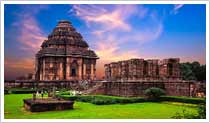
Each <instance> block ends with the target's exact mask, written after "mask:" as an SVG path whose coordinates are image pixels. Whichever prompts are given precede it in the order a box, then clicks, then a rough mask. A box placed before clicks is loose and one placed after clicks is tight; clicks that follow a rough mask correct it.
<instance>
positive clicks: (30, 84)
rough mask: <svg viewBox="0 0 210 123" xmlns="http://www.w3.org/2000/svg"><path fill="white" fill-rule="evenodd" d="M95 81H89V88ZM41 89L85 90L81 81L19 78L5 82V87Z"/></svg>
mask: <svg viewBox="0 0 210 123" xmlns="http://www.w3.org/2000/svg"><path fill="white" fill-rule="evenodd" d="M95 84H96V83H95V82H88V88H91V87H92V86H94V85H95ZM36 86H37V87H38V88H39V89H42V88H48V89H52V88H53V87H56V88H70V89H73V90H83V89H84V88H83V87H82V85H81V83H79V81H39V82H35V80H18V81H6V82H4V87H5V88H35V87H36Z"/></svg>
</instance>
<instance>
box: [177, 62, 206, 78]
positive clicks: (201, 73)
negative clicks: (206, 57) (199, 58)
mask: <svg viewBox="0 0 210 123" xmlns="http://www.w3.org/2000/svg"><path fill="white" fill-rule="evenodd" d="M180 69H181V75H182V78H183V79H184V80H198V81H205V80H206V65H200V63H199V62H196V61H195V62H192V63H189V62H187V63H181V64H180Z"/></svg>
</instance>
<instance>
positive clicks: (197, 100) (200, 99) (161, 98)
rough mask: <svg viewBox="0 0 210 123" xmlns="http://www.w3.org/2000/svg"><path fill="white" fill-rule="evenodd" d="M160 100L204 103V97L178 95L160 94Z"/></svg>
mask: <svg viewBox="0 0 210 123" xmlns="http://www.w3.org/2000/svg"><path fill="white" fill-rule="evenodd" d="M160 100H161V101H173V102H182V103H191V104H205V103H206V100H205V98H191V97H178V96H161V97H160Z"/></svg>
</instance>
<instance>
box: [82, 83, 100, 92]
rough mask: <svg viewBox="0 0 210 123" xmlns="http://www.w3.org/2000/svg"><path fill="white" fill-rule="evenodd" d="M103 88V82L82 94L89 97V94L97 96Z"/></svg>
mask: <svg viewBox="0 0 210 123" xmlns="http://www.w3.org/2000/svg"><path fill="white" fill-rule="evenodd" d="M102 86H103V83H102V82H98V83H96V85H94V86H93V87H91V88H89V89H87V90H84V91H83V92H82V94H84V95H88V94H96V92H97V90H99V89H101V88H102Z"/></svg>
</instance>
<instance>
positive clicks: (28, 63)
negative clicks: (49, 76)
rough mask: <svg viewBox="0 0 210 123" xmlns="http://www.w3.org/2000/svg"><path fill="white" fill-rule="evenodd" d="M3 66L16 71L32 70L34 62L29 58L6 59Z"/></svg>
mask: <svg viewBox="0 0 210 123" xmlns="http://www.w3.org/2000/svg"><path fill="white" fill-rule="evenodd" d="M4 65H5V66H6V67H7V68H10V69H13V70H17V69H29V70H31V69H33V68H34V67H33V66H34V60H33V59H30V58H22V59H18V58H8V57H6V58H5V60H4Z"/></svg>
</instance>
